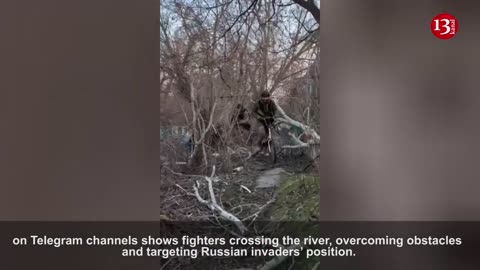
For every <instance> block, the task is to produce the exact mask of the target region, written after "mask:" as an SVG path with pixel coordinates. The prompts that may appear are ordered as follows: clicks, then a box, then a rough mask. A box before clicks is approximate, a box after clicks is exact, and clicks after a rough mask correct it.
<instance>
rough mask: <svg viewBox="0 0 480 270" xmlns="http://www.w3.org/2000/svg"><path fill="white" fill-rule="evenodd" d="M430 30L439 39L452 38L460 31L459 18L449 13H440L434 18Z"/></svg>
mask: <svg viewBox="0 0 480 270" xmlns="http://www.w3.org/2000/svg"><path fill="white" fill-rule="evenodd" d="M430 30H431V31H432V34H433V35H435V36H436V37H437V38H439V39H451V38H452V37H453V36H455V34H456V33H457V31H458V22H457V19H455V17H454V16H452V15H450V14H447V13H443V14H438V15H437V16H435V17H434V18H433V19H432V22H431V23H430Z"/></svg>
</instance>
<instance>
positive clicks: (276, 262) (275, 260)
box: [258, 245, 301, 270]
mask: <svg viewBox="0 0 480 270" xmlns="http://www.w3.org/2000/svg"><path fill="white" fill-rule="evenodd" d="M298 248H301V246H300V245H293V246H289V247H286V249H289V250H291V249H298ZM287 258H288V256H278V257H275V258H273V259H271V260H270V261H268V262H267V263H266V264H264V265H263V266H262V267H260V268H259V269H258V270H271V269H274V268H275V267H277V266H278V265H279V264H281V263H282V262H283V261H285V260H286V259H287Z"/></svg>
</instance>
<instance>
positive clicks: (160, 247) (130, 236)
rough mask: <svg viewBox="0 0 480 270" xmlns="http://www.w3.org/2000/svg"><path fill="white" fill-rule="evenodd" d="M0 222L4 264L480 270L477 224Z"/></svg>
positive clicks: (19, 266) (24, 266)
mask: <svg viewBox="0 0 480 270" xmlns="http://www.w3.org/2000/svg"><path fill="white" fill-rule="evenodd" d="M241 225H242V226H239V224H225V223H210V222H208V223H201V222H0V232H1V233H0V252H1V258H2V260H1V261H0V267H1V269H32V268H35V269H51V270H55V269H162V270H167V269H180V270H181V269H218V270H223V269H225V270H227V269H228V270H235V269H244V270H246V269H252V270H253V269H262V270H269V269H291V270H295V269H314V270H315V269H440V270H442V269H467V270H468V269H472V270H473V269H480V256H478V255H477V251H478V250H480V249H479V247H480V222H254V223H252V224H248V223H246V224H241Z"/></svg>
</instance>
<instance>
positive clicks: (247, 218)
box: [242, 197, 276, 224]
mask: <svg viewBox="0 0 480 270" xmlns="http://www.w3.org/2000/svg"><path fill="white" fill-rule="evenodd" d="M275 200H276V198H275V197H273V198H272V199H271V200H269V201H268V202H267V203H266V204H264V205H263V206H261V207H260V208H258V211H257V212H255V213H254V214H252V215H250V216H248V217H246V218H244V219H242V221H246V220H249V219H251V218H253V220H252V222H251V223H250V224H252V223H253V222H254V221H255V220H256V219H257V218H258V216H259V215H260V214H261V213H262V212H263V211H264V210H265V209H266V208H267V207H268V206H269V205H271V204H272V203H274V202H275Z"/></svg>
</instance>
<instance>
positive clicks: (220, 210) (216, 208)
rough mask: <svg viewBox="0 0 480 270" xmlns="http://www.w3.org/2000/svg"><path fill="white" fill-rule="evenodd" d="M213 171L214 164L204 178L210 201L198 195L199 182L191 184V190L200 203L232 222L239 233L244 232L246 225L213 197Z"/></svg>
mask: <svg viewBox="0 0 480 270" xmlns="http://www.w3.org/2000/svg"><path fill="white" fill-rule="evenodd" d="M214 173H215V166H213V170H212V174H211V177H205V180H207V182H208V190H209V193H210V202H209V201H207V200H205V199H203V198H202V196H200V193H199V191H198V188H199V187H200V184H199V183H198V182H197V183H196V185H194V186H193V190H194V192H195V196H196V197H197V199H198V201H199V202H200V203H202V204H205V205H206V206H208V207H209V208H210V209H211V210H212V211H217V212H218V213H219V215H220V217H222V218H223V219H225V220H228V221H231V222H233V223H234V224H235V225H236V226H237V228H238V229H239V230H240V232H241V233H245V232H246V231H247V227H245V225H244V224H243V223H242V221H241V220H240V219H238V218H237V217H236V216H235V215H233V214H231V213H230V212H228V211H226V210H225V209H223V208H222V207H220V205H218V203H217V199H216V198H215V193H214V192H213V184H212V177H213V176H214Z"/></svg>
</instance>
